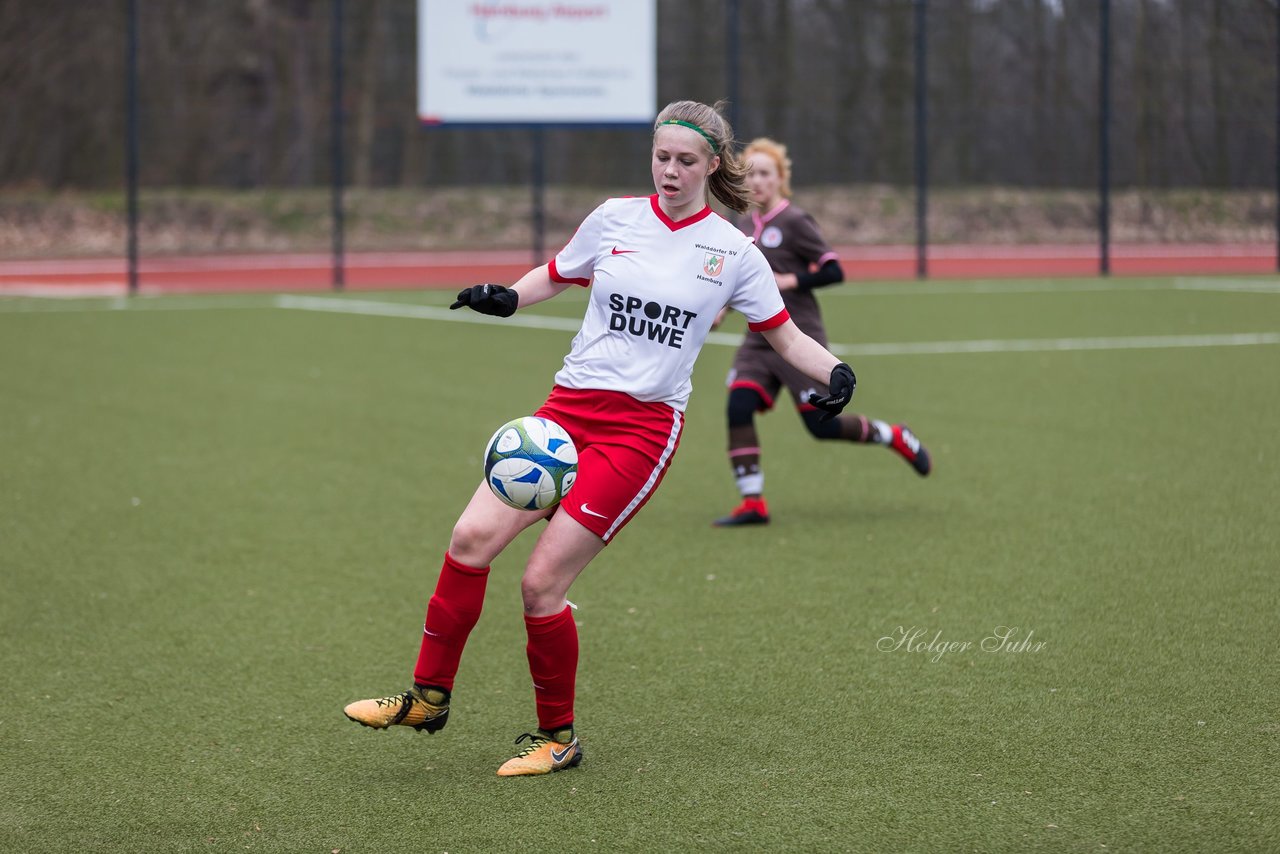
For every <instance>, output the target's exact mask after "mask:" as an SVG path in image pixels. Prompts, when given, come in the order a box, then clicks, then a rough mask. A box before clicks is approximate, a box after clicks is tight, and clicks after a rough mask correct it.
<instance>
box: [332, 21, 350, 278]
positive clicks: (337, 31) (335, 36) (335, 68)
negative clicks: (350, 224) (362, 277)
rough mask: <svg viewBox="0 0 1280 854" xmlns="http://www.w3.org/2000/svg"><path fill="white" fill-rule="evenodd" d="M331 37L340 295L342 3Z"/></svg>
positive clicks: (335, 266) (343, 272)
mask: <svg viewBox="0 0 1280 854" xmlns="http://www.w3.org/2000/svg"><path fill="white" fill-rule="evenodd" d="M331 11H332V13H333V17H332V21H331V29H332V32H331V33H330V45H329V46H330V53H331V58H330V64H331V65H332V86H333V92H332V105H331V106H332V110H331V116H330V132H331V134H332V138H331V140H330V148H331V151H330V154H331V156H332V168H331V172H332V175H331V181H332V184H333V289H334V290H335V291H340V290H342V289H343V287H344V286H345V284H346V269H345V267H346V262H345V259H344V257H343V232H344V230H345V227H346V226H345V222H344V220H343V210H342V184H343V175H342V166H343V163H342V154H343V151H342V119H343V114H342V113H343V111H342V0H333V5H332V7H331Z"/></svg>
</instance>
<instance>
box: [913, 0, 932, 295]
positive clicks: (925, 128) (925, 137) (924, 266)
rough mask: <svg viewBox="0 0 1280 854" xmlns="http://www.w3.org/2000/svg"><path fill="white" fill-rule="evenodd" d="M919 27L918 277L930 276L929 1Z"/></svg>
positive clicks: (921, 9) (919, 4)
mask: <svg viewBox="0 0 1280 854" xmlns="http://www.w3.org/2000/svg"><path fill="white" fill-rule="evenodd" d="M915 13H916V14H915V30H916V46H915V54H916V93H915V97H916V277H917V278H920V279H924V278H927V277H928V276H929V104H928V100H929V81H928V78H927V75H928V61H927V60H928V57H927V55H926V52H927V50H928V38H927V33H926V30H925V27H926V24H927V20H928V0H915Z"/></svg>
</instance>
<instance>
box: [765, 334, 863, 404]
mask: <svg viewBox="0 0 1280 854" xmlns="http://www.w3.org/2000/svg"><path fill="white" fill-rule="evenodd" d="M761 334H763V335H764V338H765V340H766V341H768V342H769V346H770V347H772V348H773V349H774V350H776V351H777V353H778V355H779V356H781V357H782V358H783V359H785V360H786V361H787V363H788V364H789V365H791V366H792V367H794V368H796V369H797V370H799V371H803V372H804V373H805V374H806V375H808V376H810V377H812V378H813V379H815V380H818V381H819V382H824V383H826V384H827V388H828V393H827V394H811V395H809V403H811V404H812V405H814V406H816V407H818V408H819V409H821V410H822V411H823V413H824V415H823V416H822V420H823V421H827V420H829V419H831V418H835V417H836V416H837V415H839V414H840V412H841V411H842V410H843V409H844V408H845V407H846V406H848V405H849V401H850V400H851V399H852V398H853V390H854V389H855V388H857V385H858V379H857V377H855V376H854V373H853V369H852V368H850V367H849V366H848V365H847V364H845V363H844V362H842V361H840V360H839V359H837V358H836V357H835V356H834V355H832V353H831V352H830V351H829V350H827V348H826V347H823V346H822V345H821V344H819V343H818V342H817V341H814V340H813V339H812V338H810V337H809V336H808V335H806V334H804V333H803V332H801V331H800V327H798V326H796V324H795V321H793V320H788V321H787V322H786V323H784V324H782V325H781V326H777V327H775V328H773V329H769V330H766V331H765V332H763V333H761Z"/></svg>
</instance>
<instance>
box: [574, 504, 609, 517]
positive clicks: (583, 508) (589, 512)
mask: <svg viewBox="0 0 1280 854" xmlns="http://www.w3.org/2000/svg"><path fill="white" fill-rule="evenodd" d="M578 509H579V510H581V511H582V512H583V513H586V514H587V515H588V516H595V517H596V518H597V519H608V518H609V517H608V516H606V515H604V514H603V513H597V512H596V511H594V510H588V509H587V502H585V501H584V502H582V503H581V504H579V505H578Z"/></svg>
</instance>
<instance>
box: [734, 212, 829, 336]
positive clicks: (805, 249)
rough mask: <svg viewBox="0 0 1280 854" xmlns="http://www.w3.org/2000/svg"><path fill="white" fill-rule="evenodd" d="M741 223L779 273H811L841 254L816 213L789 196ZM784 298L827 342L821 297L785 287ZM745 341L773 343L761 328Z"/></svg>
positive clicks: (802, 323) (804, 326) (805, 326)
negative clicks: (824, 232) (821, 228)
mask: <svg viewBox="0 0 1280 854" xmlns="http://www.w3.org/2000/svg"><path fill="white" fill-rule="evenodd" d="M738 227H739V228H741V229H742V231H743V233H745V234H749V235H751V236H752V237H754V238H755V243H756V246H757V247H758V248H759V249H760V251H761V252H763V253H764V257H765V260H766V261H768V262H769V266H770V267H771V268H773V271H774V272H775V273H795V274H800V273H807V272H809V270H810V269H811V268H816V267H821V266H822V265H823V264H825V263H827V262H828V261H832V260H836V257H837V256H836V253H835V252H834V251H832V249H831V247H830V246H829V245H828V244H827V241H826V239H825V238H823V236H822V232H820V231H819V230H818V225H817V223H815V222H814V221H813V217H811V216H809V214H807V213H805V212H804V211H803V210H801V209H800V208H798V207H796V206H795V205H793V204H791V202H789V201H786V200H783V201H782V202H780V203H779V204H778V205H777V207H775V208H774V209H773V210H771V211H769V212H768V213H764V214H761V213H760V212H759V211H752V212H751V213H750V215H748V216H745V217H742V218H741V220H740V221H739V222H738ZM782 301H783V302H784V303H786V306H787V311H788V312H790V314H791V319H792V320H794V321H795V322H796V326H799V327H800V329H801V331H803V332H805V333H806V334H808V335H809V336H810V337H812V338H814V339H815V340H817V341H818V342H819V343H820V344H824V345H825V344H826V343H827V334H826V330H825V329H824V328H823V326H822V313H821V312H820V311H819V310H818V301H817V300H816V299H814V295H813V291H808V290H789V291H783V292H782ZM745 343H746V344H748V345H749V346H762V347H768V346H769V345H768V343H767V342H766V341H765V340H764V336H762V335H761V334H760V333H758V332H748V333H747V341H746V342H745Z"/></svg>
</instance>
